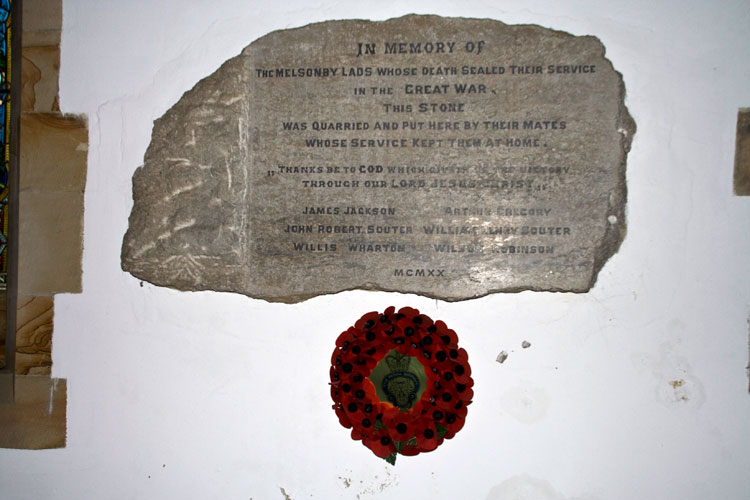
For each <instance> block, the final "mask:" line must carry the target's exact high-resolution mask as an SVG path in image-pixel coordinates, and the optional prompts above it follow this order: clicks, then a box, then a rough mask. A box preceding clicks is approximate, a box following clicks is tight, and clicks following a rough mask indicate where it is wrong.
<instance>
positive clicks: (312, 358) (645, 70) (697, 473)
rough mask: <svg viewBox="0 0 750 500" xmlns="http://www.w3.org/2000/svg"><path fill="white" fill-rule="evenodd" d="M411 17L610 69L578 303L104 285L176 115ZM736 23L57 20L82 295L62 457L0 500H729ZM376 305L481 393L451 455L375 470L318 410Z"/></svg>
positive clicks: (4, 482) (192, 14) (738, 452)
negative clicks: (508, 29) (593, 54)
mask: <svg viewBox="0 0 750 500" xmlns="http://www.w3.org/2000/svg"><path fill="white" fill-rule="evenodd" d="M409 12H417V13H432V14H440V15H443V16H467V17H479V18H483V17H488V18H493V19H498V20H501V21H503V22H505V23H535V24H539V25H542V26H547V27H552V28H554V29H560V30H564V31H567V32H570V33H572V34H575V35H586V34H592V35H596V36H597V37H598V38H599V39H600V40H601V41H602V42H603V44H604V45H605V47H606V49H607V57H608V58H609V59H610V60H611V61H612V63H613V64H614V66H615V67H616V68H617V69H618V70H619V71H621V72H622V74H623V79H624V82H625V86H626V88H627V97H626V105H627V106H628V109H629V111H630V113H631V114H632V115H633V118H634V120H635V121H636V123H637V124H638V134H637V135H636V137H635V140H634V142H633V145H632V150H631V152H630V155H629V157H628V174H627V175H628V207H627V211H628V213H627V218H628V234H627V237H626V238H625V240H624V242H623V244H622V247H621V248H620V250H619V252H618V253H617V254H616V255H615V256H613V257H612V259H610V261H609V262H608V263H607V264H606V265H605V266H604V268H603V269H602V271H601V273H600V275H599V279H598V281H597V283H596V285H595V286H594V288H593V289H592V290H591V291H590V292H589V293H587V294H554V293H534V292H524V293H520V294H511V295H505V294H503V295H494V296H488V297H484V298H481V299H477V300H472V301H467V302H459V303H446V302H441V301H435V300H430V299H426V298H422V297H417V296H410V295H401V294H392V293H381V292H364V291H358V292H344V293H340V294H336V295H330V296H323V297H318V298H315V299H311V300H308V301H306V302H303V303H300V304H296V305H286V304H269V303H266V302H263V301H258V300H252V299H248V298H246V297H242V296H238V295H231V294H221V293H215V292H192V293H184V292H176V291H173V290H169V289H163V288H157V287H154V286H151V285H149V284H148V283H140V282H139V281H138V280H137V279H135V278H133V277H132V276H131V275H129V274H127V273H125V272H123V271H122V270H121V269H120V261H119V259H120V247H121V244H122V236H123V234H124V233H125V230H126V228H127V218H128V214H129V212H130V209H131V207H132V200H131V178H132V175H133V172H134V171H135V169H136V168H137V167H138V166H139V165H141V164H142V162H143V156H144V153H145V151H146V147H147V146H148V143H149V140H150V135H151V130H152V124H153V121H154V120H155V119H156V118H158V117H159V116H161V115H163V114H164V112H165V111H166V110H167V109H169V108H170V107H171V106H172V105H173V104H174V103H176V102H177V101H178V100H179V99H180V97H181V95H182V94H183V92H185V91H186V90H188V89H190V88H191V87H192V86H193V85H194V84H195V83H196V82H197V81H198V80H200V79H201V78H203V77H205V76H207V75H209V74H211V73H212V72H213V71H215V70H216V69H217V68H218V67H219V66H220V65H221V64H222V63H223V62H224V61H225V60H227V59H228V58H230V57H232V56H234V55H236V54H238V53H239V52H240V50H241V49H242V48H243V47H245V46H247V45H248V43H250V42H252V41H253V40H254V39H256V38H258V37H260V36H262V35H264V34H266V33H268V32H270V31H272V30H275V29H281V28H286V27H294V26H302V25H305V24H308V23H310V22H315V21H322V20H325V19H346V18H369V19H376V20H382V19H387V18H391V17H397V16H401V15H404V14H407V13H409ZM748 23H750V10H749V9H748V7H747V2H745V1H735V2H723V3H722V4H721V7H720V8H719V7H717V4H716V3H715V2H708V1H705V2H691V3H688V4H686V3H685V2H677V1H666V2H658V3H654V2H645V1H636V2H633V1H629V2H624V1H613V2H606V3H603V2H593V1H576V2H572V1H571V2H558V1H554V2H553V1H542V0H531V1H528V0H526V1H523V2H522V1H508V2H502V3H499V2H496V3H491V2H482V1H474V0H468V1H465V2H460V3H458V2H453V1H450V2H449V1H432V2H425V1H419V0H415V1H413V2H410V3H409V5H408V7H404V6H403V3H402V2H395V1H383V2H377V3H374V2H372V3H371V2H356V3H355V2H337V1H331V0H324V1H321V2H317V3H307V2H301V1H290V2H284V3H281V2H277V3H268V2H255V1H252V2H248V1H239V0H224V1H221V0H219V1H210V2H209V1H207V0H193V1H177V0H168V1H166V0H165V1H162V2H122V3H113V2H96V1H92V0H89V1H83V0H67V1H66V2H65V4H64V11H63V34H62V44H61V59H60V64H61V67H60V71H61V73H60V108H61V110H62V111H63V112H66V113H85V114H87V115H88V117H89V130H90V141H89V151H88V161H89V168H88V172H89V174H88V175H89V178H88V181H87V186H86V194H85V218H84V234H85V236H84V257H83V293H82V294H80V295H64V294H63V295H57V296H56V297H55V342H54V349H53V353H52V355H53V358H54V364H53V368H52V375H53V376H57V377H65V378H66V379H67V388H68V393H67V395H68V408H67V418H68V438H67V447H66V448H65V449H61V450H49V451H41V452H34V453H30V452H20V451H13V450H0V488H2V493H1V494H0V496H2V497H3V498H10V499H20V498H92V499H94V498H138V499H151V498H153V499H162V498H216V499H222V500H223V499H245V500H246V499H249V498H253V499H255V500H265V499H279V500H283V499H286V498H291V499H295V500H301V499H306V498H318V499H326V500H328V499H336V498H341V499H349V498H357V497H358V496H359V498H360V499H368V498H382V499H403V498H435V499H450V498H467V499H489V500H498V499H518V498H536V499H587V500H599V499H601V500H612V499H615V500H617V499H622V500H625V499H627V500H630V499H633V498H639V499H662V498H680V499H683V500H703V499H706V498H723V499H743V498H747V491H748V487H747V470H749V469H750V452H748V450H750V427H749V426H748V416H749V415H750V395H748V378H747V372H746V366H747V364H748V316H749V315H750V284H748V283H750V281H749V280H748V276H750V259H748V258H747V255H748V254H750V232H749V231H748V222H747V221H748V220H750V203H749V200H750V198H747V197H736V196H734V195H733V193H732V170H733V162H734V146H735V132H736V117H737V109H738V108H740V107H747V106H748V103H749V102H750V91H749V90H748V86H747V82H748V81H750V61H749V60H748V58H747V47H748V46H750V33H749V32H748V30H747V29H746V27H747V26H748ZM391 304H393V305H395V306H403V305H411V306H413V307H417V308H419V309H420V310H422V311H423V312H424V313H425V314H428V315H429V316H431V317H432V318H434V319H442V320H444V321H445V322H446V323H447V324H448V325H450V327H451V328H453V329H455V330H456V331H457V332H458V333H459V335H460V338H461V345H462V346H463V347H465V348H466V349H467V351H468V352H469V356H470V362H471V365H472V369H473V372H472V377H473V378H474V380H475V382H476V384H475V386H474V391H475V396H474V403H473V404H472V405H471V407H470V408H469V415H468V417H467V420H466V426H465V427H464V429H463V430H462V431H461V433H459V435H458V436H456V438H455V439H453V440H452V441H448V442H446V443H445V444H444V445H442V446H441V447H440V448H439V449H438V450H437V451H436V452H434V453H428V454H424V455H420V456H418V457H414V458H412V459H409V457H404V459H403V460H399V463H398V466H397V467H395V468H392V467H390V466H389V465H387V464H386V463H384V462H383V461H381V460H379V459H377V458H375V457H374V456H373V455H372V454H371V453H370V452H369V451H368V450H367V449H366V448H364V447H363V446H361V445H359V444H357V443H355V442H353V441H352V440H351V439H350V437H349V435H348V433H347V431H346V430H345V429H343V428H342V427H341V426H340V425H339V423H338V420H337V418H336V416H335V415H334V413H333V411H332V410H331V408H330V406H331V402H330V396H329V388H328V385H327V381H328V380H327V379H328V371H327V367H328V363H329V359H330V353H331V351H332V348H333V342H334V340H335V338H336V336H337V335H338V334H339V333H340V332H341V331H342V330H344V329H345V328H346V327H348V326H349V325H350V324H351V323H352V322H353V321H354V320H355V319H357V318H358V317H359V316H360V315H361V314H362V313H364V312H367V311H371V310H383V309H384V308H385V307H386V306H388V305H391ZM523 341H528V342H529V343H530V344H531V345H530V347H528V348H526V349H523V348H522V347H521V346H522V342H523ZM501 351H506V353H507V354H508V357H507V359H506V360H505V361H504V362H503V363H502V364H500V363H498V362H496V361H495V359H496V357H497V356H498V354H499V353H500V352H501ZM524 495H525V496H524Z"/></svg>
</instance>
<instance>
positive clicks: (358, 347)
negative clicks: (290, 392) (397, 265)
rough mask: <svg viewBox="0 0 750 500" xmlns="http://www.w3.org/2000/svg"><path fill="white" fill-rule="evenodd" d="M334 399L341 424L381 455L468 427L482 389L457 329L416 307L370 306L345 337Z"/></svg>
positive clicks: (392, 458) (434, 443) (392, 459)
mask: <svg viewBox="0 0 750 500" xmlns="http://www.w3.org/2000/svg"><path fill="white" fill-rule="evenodd" d="M331 364H332V365H333V366H331V397H332V398H333V402H334V404H333V409H334V410H335V411H336V414H337V415H338V417H339V422H340V423H341V425H343V426H344V427H346V428H347V429H351V430H352V431H351V433H352V439H354V440H357V441H359V440H361V441H362V444H364V445H365V446H367V447H368V448H370V449H371V450H372V451H373V453H375V455H377V456H379V457H381V458H384V459H386V460H387V461H388V462H389V463H391V464H395V463H396V455H397V454H399V453H400V454H402V455H417V454H419V453H422V452H428V451H432V450H434V449H436V448H437V447H438V446H440V445H441V444H442V443H443V441H444V440H445V439H450V438H452V437H453V436H455V435H456V432H458V431H459V430H461V428H462V427H463V425H464V419H465V418H466V411H467V409H466V407H467V406H468V405H469V404H470V403H471V399H472V397H473V395H474V391H473V390H472V386H473V385H474V381H473V380H472V378H471V367H470V366H469V356H468V354H467V353H466V351H465V350H464V349H462V348H460V347H458V336H457V335H456V332H455V331H453V330H451V329H449V328H448V327H447V326H446V324H445V323H443V322H442V321H439V320H438V321H434V322H433V321H432V319H430V318H429V317H428V316H426V315H424V314H420V313H419V311H418V310H416V309H412V308H411V307H404V308H401V309H400V310H399V311H398V312H396V309H395V308H394V307H389V308H388V309H386V310H385V312H383V313H382V314H381V313H379V312H370V313H367V314H365V315H364V316H362V317H361V318H360V319H359V320H358V321H357V322H356V323H355V324H354V326H352V327H349V329H348V330H346V331H345V332H343V333H342V334H341V335H339V337H338V339H337V340H336V348H335V349H334V351H333V355H332V356H331Z"/></svg>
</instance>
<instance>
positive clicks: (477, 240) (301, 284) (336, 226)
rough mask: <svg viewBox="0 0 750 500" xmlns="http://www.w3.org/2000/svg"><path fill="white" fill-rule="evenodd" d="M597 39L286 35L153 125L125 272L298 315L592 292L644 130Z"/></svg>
mask: <svg viewBox="0 0 750 500" xmlns="http://www.w3.org/2000/svg"><path fill="white" fill-rule="evenodd" d="M624 95H625V90H624V87H623V83H622V78H621V76H620V74H619V73H617V72H616V71H615V70H614V69H613V67H612V64H611V63H610V62H609V61H608V60H607V59H606V58H605V57H604V47H603V46H602V44H601V42H600V41H599V40H598V39H596V38H594V37H590V36H587V37H576V36H572V35H570V34H567V33H563V32H559V31H553V30H550V29H545V28H542V27H539V26H508V25H505V24H503V23H500V22H498V21H492V20H478V19H447V18H441V17H436V16H415V15H412V16H406V17H403V18H399V19H393V20H389V21H385V22H368V21H330V22H325V23H320V24H314V25H310V26H305V27H303V28H299V29H292V30H285V31H277V32H273V33H270V34H269V35H266V36H264V37H263V38H261V39H259V40H257V41H255V42H253V43H252V44H251V45H250V46H248V47H247V48H246V49H245V50H244V51H243V52H242V54H240V55H239V56H237V57H235V58H233V59H231V60H229V61H227V62H226V63H225V64H224V65H223V66H222V67H221V68H219V69H218V70H217V71H216V72H215V73H214V74H212V75H211V76H209V77H207V78H206V79H204V80H202V81H201V82H199V83H198V84H197V85H196V86H195V87H194V88H193V89H192V90H190V91H189V92H187V93H186V94H185V95H184V96H183V97H182V98H181V99H180V101H179V102H178V103H177V104H175V105H174V106H173V107H172V108H171V109H170V110H169V111H168V112H167V113H166V114H165V115H164V116H163V117H161V118H160V119H158V120H157V121H156V122H155V124H154V130H153V137H152V141H151V144H150V146H149V148H148V150H147V152H146V156H145V161H144V165H143V166H142V167H140V168H139V169H138V170H137V171H136V173H135V175H134V177H133V198H134V206H133V210H132V213H131V215H130V227H129V229H128V232H127V234H126V235H125V240H124V243H123V249H122V267H123V269H124V270H126V271H128V272H130V273H132V274H133V275H134V276H136V277H138V278H141V279H144V280H147V281H150V282H152V283H155V284H157V285H164V286H169V287H173V288H177V289H184V290H205V289H211V290H222V291H234V292H240V293H244V294H246V295H249V296H252V297H258V298H263V299H266V300H271V301H284V302H297V301H301V300H304V299H307V298H310V297H313V296H315V295H318V294H323V293H333V292H338V291H342V290H347V289H354V288H361V289H374V290H394V291H401V292H413V293H418V294H422V295H426V296H430V297H436V298H441V299H445V300H461V299H468V298H472V297H479V296H482V295H486V294H488V293H492V292H499V291H506V292H509V291H520V290H527V289H531V290H553V291H575V292H583V291H586V290H588V289H589V288H590V287H591V286H592V285H593V283H594V282H595V280H596V276H597V273H598V272H599V270H600V268H601V267H602V265H603V264H604V262H605V261H606V260H607V259H608V258H609V257H610V256H611V255H612V254H613V253H614V252H615V251H616V250H617V248H618V247H619V245H620V243H621V241H622V238H623V237H624V234H625V216H624V204H625V195H626V187H625V160H626V155H627V152H628V151H629V148H630V143H631V140H632V137H633V134H634V132H635V124H634V122H633V121H632V119H631V118H630V115H629V114H628V112H627V109H626V108H625V105H624Z"/></svg>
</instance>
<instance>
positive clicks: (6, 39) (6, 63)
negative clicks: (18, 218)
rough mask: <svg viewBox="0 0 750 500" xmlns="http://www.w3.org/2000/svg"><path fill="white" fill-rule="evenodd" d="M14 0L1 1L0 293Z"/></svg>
mask: <svg viewBox="0 0 750 500" xmlns="http://www.w3.org/2000/svg"><path fill="white" fill-rule="evenodd" d="M10 4H11V0H0V24H2V28H1V29H0V149H1V150H2V161H0V290H5V288H6V286H7V283H8V280H7V277H8V222H9V218H8V201H9V191H8V187H9V186H8V177H9V170H10V168H9V167H10V99H9V98H10V71H11V64H10V57H11V46H10V37H11V36H12V32H11V27H10V20H11V19H10Z"/></svg>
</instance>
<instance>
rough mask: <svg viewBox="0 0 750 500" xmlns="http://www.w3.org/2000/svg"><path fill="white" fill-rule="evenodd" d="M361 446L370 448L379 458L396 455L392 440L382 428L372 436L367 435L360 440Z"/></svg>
mask: <svg viewBox="0 0 750 500" xmlns="http://www.w3.org/2000/svg"><path fill="white" fill-rule="evenodd" d="M362 444H364V445H365V446H367V447H368V448H370V449H371V450H372V452H373V453H375V455H376V456H378V457H380V458H388V457H389V456H390V455H391V454H393V453H396V445H394V444H393V439H391V437H390V436H389V435H388V431H387V430H386V429H385V428H382V427H381V428H380V429H378V430H377V431H376V432H375V433H374V434H368V435H367V436H366V437H365V438H364V439H362Z"/></svg>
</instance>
